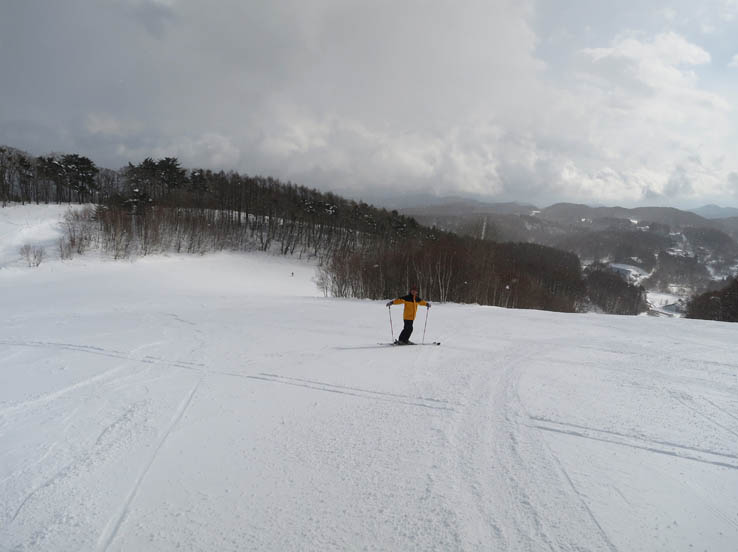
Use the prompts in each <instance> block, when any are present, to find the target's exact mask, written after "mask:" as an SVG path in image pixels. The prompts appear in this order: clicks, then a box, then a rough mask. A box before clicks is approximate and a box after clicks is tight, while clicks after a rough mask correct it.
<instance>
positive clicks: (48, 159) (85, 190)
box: [0, 146, 119, 206]
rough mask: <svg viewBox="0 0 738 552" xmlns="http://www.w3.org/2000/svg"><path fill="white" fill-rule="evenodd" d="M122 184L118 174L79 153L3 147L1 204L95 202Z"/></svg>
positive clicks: (1, 152) (0, 157)
mask: <svg viewBox="0 0 738 552" xmlns="http://www.w3.org/2000/svg"><path fill="white" fill-rule="evenodd" d="M118 186H119V174H118V173H117V172H116V171H111V170H109V169H99V168H98V167H97V166H96V165H95V163H93V162H92V161H91V160H90V159H89V158H87V157H84V156H82V155H77V154H63V155H62V154H51V155H42V156H39V157H34V156H31V155H28V154H27V153H25V152H22V151H20V150H17V149H14V148H11V147H8V146H0V203H1V204H2V205H3V206H5V205H7V204H8V202H11V201H12V202H18V203H96V202H98V201H100V199H101V198H102V197H105V196H106V195H110V194H112V193H113V192H114V191H115V190H116V189H117V188H118Z"/></svg>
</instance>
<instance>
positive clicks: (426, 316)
mask: <svg viewBox="0 0 738 552" xmlns="http://www.w3.org/2000/svg"><path fill="white" fill-rule="evenodd" d="M429 310H430V309H425V324H424V325H423V344H425V328H427V327H428V311H429Z"/></svg>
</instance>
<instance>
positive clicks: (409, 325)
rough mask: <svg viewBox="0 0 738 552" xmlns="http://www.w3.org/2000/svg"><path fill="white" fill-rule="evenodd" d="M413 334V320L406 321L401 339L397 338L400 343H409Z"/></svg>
mask: <svg viewBox="0 0 738 552" xmlns="http://www.w3.org/2000/svg"><path fill="white" fill-rule="evenodd" d="M412 333H413V321H412V320H405V327H404V328H402V332H401V333H400V337H398V338H397V340H398V341H408V340H409V339H410V335H411V334H412Z"/></svg>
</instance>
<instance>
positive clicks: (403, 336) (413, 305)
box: [387, 286, 430, 345]
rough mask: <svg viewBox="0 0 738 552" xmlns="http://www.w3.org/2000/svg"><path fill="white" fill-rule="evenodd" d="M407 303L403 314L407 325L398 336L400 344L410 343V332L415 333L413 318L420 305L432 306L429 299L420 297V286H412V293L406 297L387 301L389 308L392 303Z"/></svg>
mask: <svg viewBox="0 0 738 552" xmlns="http://www.w3.org/2000/svg"><path fill="white" fill-rule="evenodd" d="M403 304H404V305H405V310H404V312H403V314H402V318H403V320H404V322H405V327H404V328H403V329H402V333H400V337H398V338H397V343H399V344H400V345H408V344H409V343H410V334H412V333H413V320H415V315H416V314H417V313H418V307H427V308H430V303H429V302H428V301H423V300H422V299H421V298H420V297H418V286H411V287H410V293H409V294H408V295H405V296H404V297H398V298H397V299H394V300H392V301H389V302H388V303H387V308H389V307H391V306H392V305H403Z"/></svg>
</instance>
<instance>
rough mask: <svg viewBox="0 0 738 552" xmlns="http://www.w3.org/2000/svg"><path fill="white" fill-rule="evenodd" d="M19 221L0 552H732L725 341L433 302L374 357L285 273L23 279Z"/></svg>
mask: <svg viewBox="0 0 738 552" xmlns="http://www.w3.org/2000/svg"><path fill="white" fill-rule="evenodd" d="M13 209H18V211H12V210H13ZM21 209H29V210H28V213H27V215H23V214H22V213H21V211H20V210H21ZM32 209H33V208H21V207H12V208H8V209H5V210H3V209H0V252H2V255H3V256H4V257H3V258H0V266H4V267H6V268H3V269H0V309H1V311H2V315H3V316H2V318H1V319H0V550H3V551H5V550H8V551H10V550H13V551H15V550H48V551H62V550H63V551H67V550H69V551H76V550H85V551H87V550H92V551H94V550H101V551H102V550H128V551H141V550H157V551H158V550H203V551H216V550H217V551H227V550H233V551H236V550H238V551H240V550H274V551H287V550H316V551H318V550H319V551H324V550H399V551H407V550H485V551H486V550H494V551H497V550H509V551H539V550H548V551H551V550H553V551H559V550H562V551H563V550H577V551H600V550H601V551H614V550H619V551H649V552H650V551H669V552H673V551H703V550H709V551H713V552H715V551H725V552H734V551H735V550H737V549H738V544H736V543H738V359H737V358H736V353H735V351H736V345H735V343H736V339H735V331H736V326H734V325H731V324H720V323H710V322H702V321H692V320H685V319H667V318H653V317H617V316H606V315H595V314H589V315H582V314H580V315H566V314H556V313H547V312H538V311H515V310H504V309H498V308H488V307H479V306H461V305H441V304H435V305H433V308H432V309H431V310H430V311H425V310H423V311H422V312H421V313H420V315H419V319H418V321H417V322H416V331H415V334H414V335H413V339H414V340H415V341H420V340H421V339H422V332H423V324H424V323H425V315H426V312H428V314H429V316H428V322H427V334H426V339H427V340H436V339H438V340H440V341H442V342H443V344H442V346H440V347H432V346H430V347H402V348H396V347H382V346H378V345H377V343H378V342H384V341H389V340H390V337H391V336H390V326H389V319H388V314H387V308H385V307H384V303H383V302H372V301H354V300H337V299H330V298H329V299H326V298H323V297H322V296H321V294H320V292H319V291H318V290H317V288H316V287H315V285H314V283H313V281H312V280H313V278H314V273H313V268H312V267H311V266H310V265H308V264H303V263H300V262H298V261H295V260H292V259H284V258H279V257H268V256H264V255H257V254H249V255H231V254H218V255H212V256H205V257H150V258H144V259H140V260H138V261H136V262H126V261H124V262H112V261H106V260H101V259H98V258H97V257H96V255H95V254H94V253H91V254H89V255H86V256H83V257H76V258H75V259H74V260H73V261H65V262H61V261H58V260H53V259H51V260H49V261H44V262H43V263H42V264H41V265H40V266H39V267H37V268H29V267H28V266H27V265H26V264H24V263H23V262H22V261H20V259H19V258H18V253H17V246H20V245H22V243H23V242H24V241H26V240H27V239H30V237H32V236H36V237H37V238H39V239H40V238H41V237H43V239H46V240H47V241H48V242H49V243H53V241H54V240H55V239H57V238H54V237H53V236H52V237H50V236H49V235H48V229H49V226H48V225H47V223H48V221H45V220H46V219H45V217H46V215H41V214H39V213H38V211H33V212H32ZM51 211H53V209H50V208H49V210H48V212H47V214H53V213H51ZM34 213H35V214H34ZM56 215H57V216H58V213H56ZM51 227H52V228H53V225H52V226H51ZM19 232H22V233H23V234H24V235H23V237H22V238H21V237H19V236H18V233H19ZM293 273H294V275H293ZM404 291H405V290H398V293H399V292H404ZM391 312H392V316H393V317H394V329H395V335H396V334H397V329H398V326H399V325H400V324H401V321H400V318H401V314H400V309H399V308H398V307H394V308H393V309H392V311H391Z"/></svg>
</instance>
